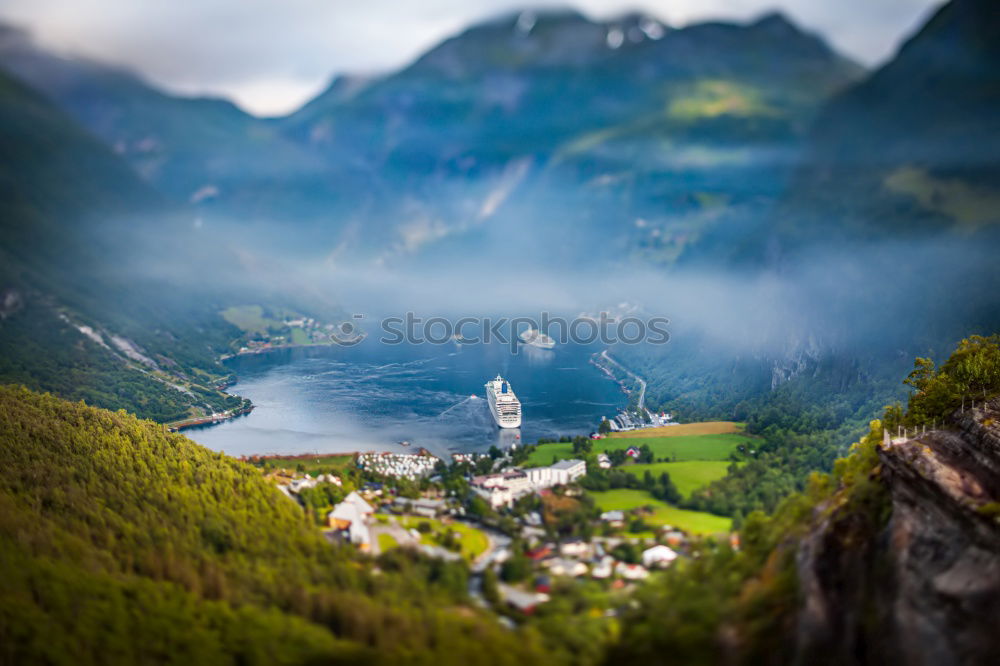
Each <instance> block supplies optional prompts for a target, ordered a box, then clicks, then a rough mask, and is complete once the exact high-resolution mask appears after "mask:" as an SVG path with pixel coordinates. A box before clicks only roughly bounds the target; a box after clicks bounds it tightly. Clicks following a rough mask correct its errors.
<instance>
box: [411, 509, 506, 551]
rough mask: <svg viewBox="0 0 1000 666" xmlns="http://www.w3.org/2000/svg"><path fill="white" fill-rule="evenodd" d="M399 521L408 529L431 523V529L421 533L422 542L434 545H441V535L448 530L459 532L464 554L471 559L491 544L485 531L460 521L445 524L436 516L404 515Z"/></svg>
mask: <svg viewBox="0 0 1000 666" xmlns="http://www.w3.org/2000/svg"><path fill="white" fill-rule="evenodd" d="M399 523H400V524H401V525H402V526H403V527H405V528H406V529H416V527H417V525H419V524H420V523H430V526H431V531H430V532H428V533H427V534H423V535H421V537H420V542H421V543H426V544H430V545H432V546H439V545H441V537H442V536H443V535H444V534H446V533H447V532H454V533H456V534H458V535H459V543H460V544H461V545H462V556H463V557H465V558H466V559H467V560H470V561H471V560H474V559H476V558H477V557H479V556H480V555H481V554H482V553H483V552H484V551H485V550H486V549H487V548H489V545H490V540H489V537H487V536H486V533H485V532H483V531H482V530H477V529H476V528H475V527H472V526H471V525H466V524H465V523H460V522H458V521H454V522H450V523H447V524H445V523H443V522H441V521H440V520H437V519H436V518H423V517H421V516H402V517H401V518H400V519H399Z"/></svg>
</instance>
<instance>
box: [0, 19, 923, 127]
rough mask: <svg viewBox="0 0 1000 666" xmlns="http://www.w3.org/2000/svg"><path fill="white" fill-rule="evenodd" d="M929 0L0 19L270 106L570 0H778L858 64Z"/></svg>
mask: <svg viewBox="0 0 1000 666" xmlns="http://www.w3.org/2000/svg"><path fill="white" fill-rule="evenodd" d="M938 4H940V0H634V1H632V2H616V1H615V0H570V1H568V2H567V0H555V1H549V0H200V1H198V2H192V1H185V0H179V1H174V2H171V1H169V0H168V1H164V0H2V2H0V20H3V21H5V22H7V23H13V24H16V25H19V26H22V27H25V28H28V29H29V30H30V31H31V32H32V33H33V34H34V35H35V37H36V39H37V40H38V41H39V42H41V43H42V44H43V45H45V46H47V47H50V48H54V49H58V50H60V51H63V52H66V53H77V54H83V55H87V56H90V57H93V58H96V59H100V60H103V61H106V62H111V63H117V64H123V65H127V66H129V67H130V68H132V69H134V70H136V71H138V72H140V73H142V74H143V75H144V76H145V77H146V78H147V79H149V80H151V81H153V82H155V83H157V84H159V85H161V86H163V87H165V88H167V89H169V90H172V91H176V92H181V93H189V94H212V95H220V96H225V97H229V98H231V99H233V100H234V101H236V102H237V103H238V104H240V105H241V106H243V107H244V108H246V109H247V110H249V111H252V112H255V113H259V114H271V115H273V114H280V113H285V112H287V111H290V110H292V109H294V108H296V107H297V106H299V105H300V104H302V103H303V102H304V101H305V100H307V99H308V98H309V97H311V96H312V95H314V94H316V93H317V92H319V91H320V90H321V89H322V88H324V87H325V86H326V85H327V83H328V82H329V80H330V78H331V76H332V75H333V74H334V73H336V72H359V73H373V72H379V71H385V70H388V69H392V68H395V67H400V66H402V65H404V64H406V63H407V62H408V61H410V60H411V59H413V58H414V57H416V56H417V55H418V54H419V53H420V52H421V51H423V50H425V49H427V48H429V47H431V46H433V45H434V44H435V43H436V42H438V41H440V40H441V39H443V38H445V37H447V36H449V35H451V34H454V33H455V32H457V31H459V30H461V29H462V28H463V27H465V26H466V25H468V24H470V23H473V22H475V21H477V20H481V19H483V18H487V17H490V16H493V15H496V14H498V13H501V12H508V11H512V10H516V9H523V8H526V7H546V6H567V5H571V6H574V7H576V8H578V9H580V10H582V11H583V12H584V13H586V14H588V15H589V16H591V17H594V18H602V19H603V18H609V17H612V16H615V15H617V14H621V13H623V12H625V11H628V10H630V9H638V10H641V11H645V12H648V13H649V14H651V15H653V16H656V17H657V18H659V19H661V20H663V21H664V22H666V23H669V24H670V25H674V26H680V25H684V24H686V23H691V22H697V21H701V20H705V19H715V18H729V19H738V20H745V19H748V18H752V17H754V16H757V15H759V14H761V13H763V12H765V11H768V10H772V9H781V10H783V11H785V12H786V13H787V14H788V15H789V16H790V17H791V18H792V19H793V20H794V21H796V22H798V23H799V24H800V25H802V26H803V27H806V28H808V29H810V30H814V31H816V32H820V33H822V34H823V35H825V36H826V37H827V38H828V39H829V40H830V41H831V42H832V43H833V44H834V46H835V47H837V48H839V49H840V50H841V51H842V52H844V53H846V54H848V55H850V56H852V57H854V58H856V59H858V60H860V61H862V62H864V63H866V64H877V63H878V62H881V61H883V60H884V59H886V58H887V57H889V56H890V55H891V54H892V52H893V51H894V50H895V49H896V47H897V46H898V44H899V42H900V40H901V39H903V38H905V37H906V36H907V35H909V34H910V33H911V32H912V31H913V30H914V29H916V28H917V27H918V26H919V25H920V23H921V21H922V20H923V19H925V18H926V17H927V15H928V13H929V12H930V11H932V10H933V8H934V7H936V6H937V5H938Z"/></svg>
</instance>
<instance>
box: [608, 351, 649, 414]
mask: <svg viewBox="0 0 1000 666" xmlns="http://www.w3.org/2000/svg"><path fill="white" fill-rule="evenodd" d="M601 358H603V359H604V360H605V361H607V362H608V363H610V364H612V365H614V366H615V367H617V368H619V369H621V371H622V372H624V373H625V374H626V375H628V376H629V377H632V378H633V379H635V380H636V381H637V382H639V403H638V405H639V409H640V410H643V409H645V407H646V380H645V379H643V378H642V377H640V376H639V375H637V374H635V373H634V372H632V371H631V370H629V369H628V368H626V367H625V366H624V365H622V364H621V363H619V362H618V361H616V360H615V359H613V358H611V357H610V356H608V350H607V349H605V350H604V351H602V352H601Z"/></svg>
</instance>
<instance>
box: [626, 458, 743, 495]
mask: <svg viewBox="0 0 1000 666" xmlns="http://www.w3.org/2000/svg"><path fill="white" fill-rule="evenodd" d="M732 464H733V463H732V462H730V461H728V460H684V461H682V462H660V463H648V464H636V465H625V466H623V467H621V468H620V469H621V470H622V471H623V472H628V473H629V474H632V475H633V476H635V477H637V478H640V479H641V478H642V477H643V475H644V474H645V473H646V472H647V471H648V472H650V473H651V474H652V475H653V477H654V478H656V477H659V476H660V474H662V473H663V472H666V473H667V474H669V475H670V480H671V481H673V482H674V486H676V487H677V490H678V491H679V492H680V494H681V495H683V496H684V497H690V496H691V493H692V492H694V491H695V490H698V489H699V488H703V487H704V486H707V485H708V484H709V483H711V482H712V481H715V480H716V479H721V478H722V477H724V476H725V475H726V473H727V472H728V471H729V466H730V465H732ZM736 464H737V465H739V464H741V463H736Z"/></svg>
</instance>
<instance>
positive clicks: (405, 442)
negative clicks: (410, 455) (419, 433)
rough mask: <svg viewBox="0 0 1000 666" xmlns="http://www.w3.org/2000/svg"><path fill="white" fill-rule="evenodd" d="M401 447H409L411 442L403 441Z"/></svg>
mask: <svg viewBox="0 0 1000 666" xmlns="http://www.w3.org/2000/svg"><path fill="white" fill-rule="evenodd" d="M399 445H400V446H409V445H410V440H408V439H404V440H403V441H401V442H400V443H399Z"/></svg>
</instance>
